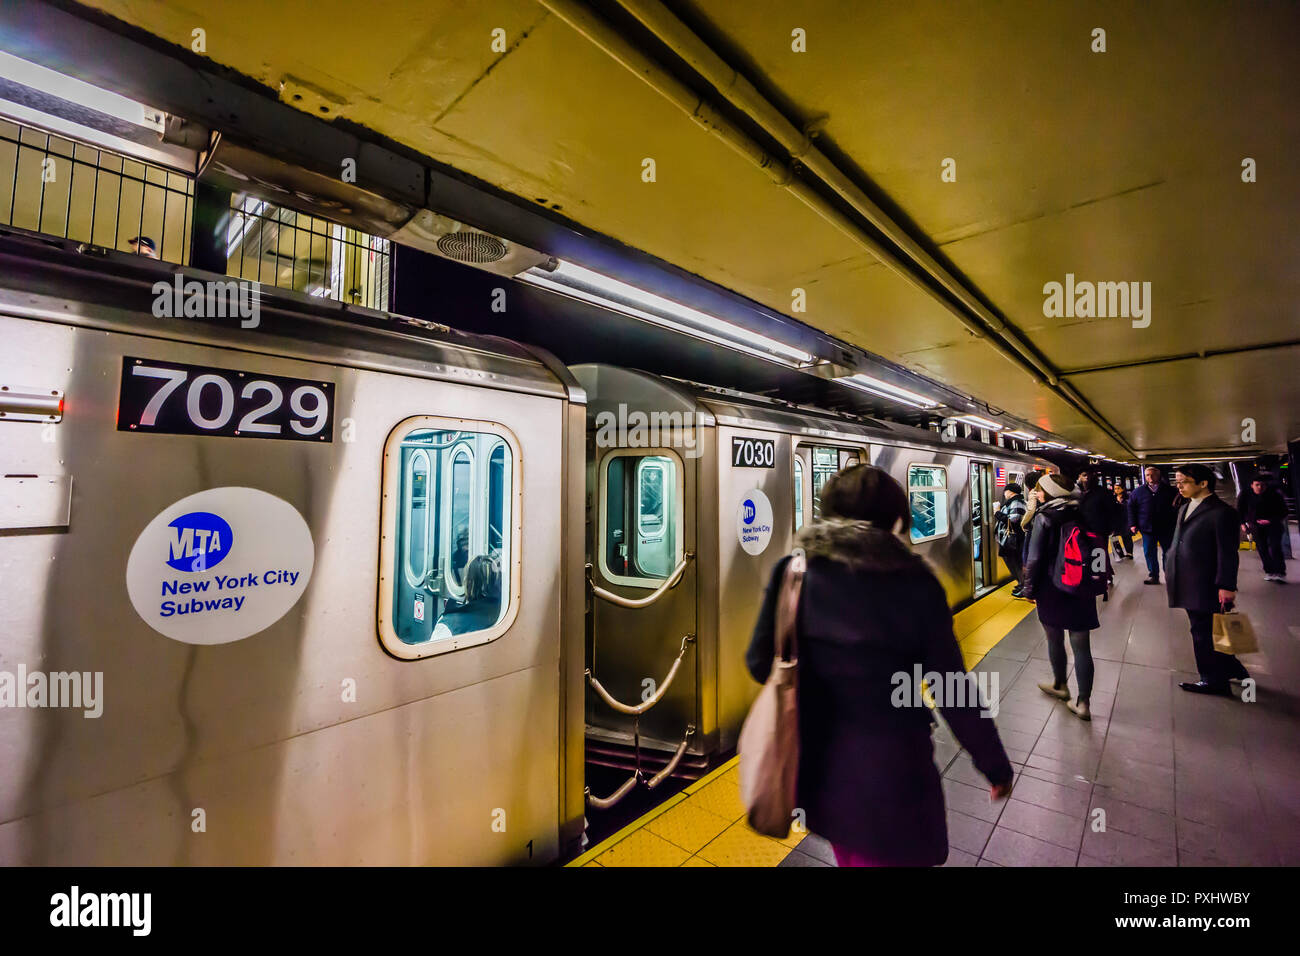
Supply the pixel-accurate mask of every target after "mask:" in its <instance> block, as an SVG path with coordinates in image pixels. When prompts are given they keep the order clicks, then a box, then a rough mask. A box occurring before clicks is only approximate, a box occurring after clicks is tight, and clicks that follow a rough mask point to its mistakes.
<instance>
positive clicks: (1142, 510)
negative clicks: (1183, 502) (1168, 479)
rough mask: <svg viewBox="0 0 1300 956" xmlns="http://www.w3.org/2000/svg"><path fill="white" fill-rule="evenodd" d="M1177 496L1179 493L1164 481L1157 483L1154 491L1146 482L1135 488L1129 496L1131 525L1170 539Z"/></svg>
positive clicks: (1157, 536)
mask: <svg viewBox="0 0 1300 956" xmlns="http://www.w3.org/2000/svg"><path fill="white" fill-rule="evenodd" d="M1177 498H1178V493H1177V492H1176V491H1174V489H1173V488H1171V487H1169V485H1167V484H1165V483H1164V482H1163V481H1162V482H1160V484H1158V485H1156V490H1155V491H1154V492H1153V491H1152V490H1151V488H1150V487H1149V486H1148V485H1146V484H1143V485H1142V486H1141V487H1139V488H1136V489H1134V491H1133V493H1132V494H1131V495H1129V498H1128V521H1129V527H1131V528H1137V529H1138V530H1139V531H1141V532H1142V533H1143V534H1154V535H1155V536H1156V538H1157V539H1165V540H1168V538H1169V536H1170V535H1171V534H1173V533H1174V520H1175V517H1176V512H1175V507H1176V506H1175V499H1177Z"/></svg>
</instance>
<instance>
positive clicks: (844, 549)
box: [794, 518, 927, 571]
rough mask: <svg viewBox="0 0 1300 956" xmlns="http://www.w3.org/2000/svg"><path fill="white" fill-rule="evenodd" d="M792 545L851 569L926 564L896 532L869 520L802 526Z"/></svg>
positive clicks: (891, 568)
mask: <svg viewBox="0 0 1300 956" xmlns="http://www.w3.org/2000/svg"><path fill="white" fill-rule="evenodd" d="M794 545H795V547H796V548H803V550H804V553H805V554H807V555H808V557H809V558H829V559H830V560H832V561H839V562H840V563H841V564H846V565H848V566H849V567H850V568H852V569H853V570H854V571H904V570H909V569H913V568H925V567H927V565H926V563H925V559H924V558H922V557H921V556H920V555H919V554H916V553H914V552H913V551H912V549H911V548H910V547H909V546H908V544H907V543H906V542H905V541H903V539H901V538H900V537H898V536H897V535H895V534H891V533H890V532H888V531H886V530H884V529H883V528H877V527H876V526H875V525H873V524H871V523H870V522H868V521H855V520H852V519H849V518H825V519H820V520H818V521H814V522H812V523H811V524H808V525H805V526H804V527H803V528H801V529H800V531H799V533H798V534H797V535H795V541H794Z"/></svg>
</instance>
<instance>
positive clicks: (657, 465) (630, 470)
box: [599, 451, 683, 588]
mask: <svg viewBox="0 0 1300 956" xmlns="http://www.w3.org/2000/svg"><path fill="white" fill-rule="evenodd" d="M602 474H603V480H602V482H601V486H602V487H601V500H602V506H601V512H600V549H599V551H600V562H601V572H602V573H603V574H604V575H605V576H606V577H607V578H608V579H609V580H611V581H614V582H616V583H619V584H628V585H632V586H634V587H650V588H655V587H658V586H659V584H660V583H661V582H662V581H663V580H664V579H665V578H667V577H668V576H669V575H670V574H671V573H672V571H673V568H675V567H676V566H677V564H678V562H680V561H681V559H682V553H683V552H682V524H683V519H682V485H683V476H682V467H681V464H680V462H679V461H678V459H677V458H676V456H674V455H672V454H671V453H655V454H641V453H640V452H639V451H638V452H630V453H629V452H622V451H618V452H613V453H612V454H610V455H609V456H607V457H606V458H605V461H604V463H603V466H602Z"/></svg>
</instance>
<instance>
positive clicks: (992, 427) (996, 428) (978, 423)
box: [954, 415, 1003, 432]
mask: <svg viewBox="0 0 1300 956" xmlns="http://www.w3.org/2000/svg"><path fill="white" fill-rule="evenodd" d="M954 420H955V421H959V422H961V423H962V424H964V425H974V426H975V427H976V428H987V429H988V430H989V431H992V432H1000V431H1002V428H1003V426H1001V425H999V424H998V423H997V422H991V421H989V420H988V419H987V418H980V417H979V416H977V415H959V416H958V417H957V418H956V419H954Z"/></svg>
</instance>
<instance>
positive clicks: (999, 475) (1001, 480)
mask: <svg viewBox="0 0 1300 956" xmlns="http://www.w3.org/2000/svg"><path fill="white" fill-rule="evenodd" d="M993 484H995V485H997V486H998V487H999V488H1005V487H1006V486H1007V470H1006V469H1005V468H1003V467H1002V466H1001V465H998V466H997V467H995V468H994V469H993Z"/></svg>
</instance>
